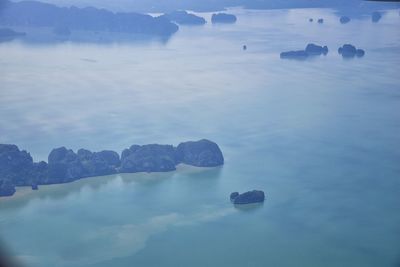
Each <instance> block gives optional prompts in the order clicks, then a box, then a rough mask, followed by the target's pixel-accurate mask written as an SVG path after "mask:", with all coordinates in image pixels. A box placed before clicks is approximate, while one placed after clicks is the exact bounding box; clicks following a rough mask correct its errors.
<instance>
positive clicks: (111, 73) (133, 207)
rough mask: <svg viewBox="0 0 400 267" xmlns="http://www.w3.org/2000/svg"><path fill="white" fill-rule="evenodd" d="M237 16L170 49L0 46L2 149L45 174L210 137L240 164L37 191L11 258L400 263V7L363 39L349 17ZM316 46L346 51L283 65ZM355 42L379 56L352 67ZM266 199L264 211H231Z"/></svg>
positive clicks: (8, 216)
mask: <svg viewBox="0 0 400 267" xmlns="http://www.w3.org/2000/svg"><path fill="white" fill-rule="evenodd" d="M232 12H234V13H235V14H236V15H237V16H238V22H237V23H236V24H234V25H218V26H215V25H211V24H210V23H209V24H207V25H205V26H204V27H181V29H180V31H179V32H178V33H177V34H175V35H174V36H173V37H172V38H171V39H170V40H169V41H168V42H166V43H158V42H144V43H143V42H133V43H127V42H122V43H118V42H117V43H108V44H93V43H92V44H91V43H69V42H64V43H58V44H51V43H47V44H29V43H24V42H11V43H2V44H0V55H1V56H0V72H1V74H0V84H1V89H0V118H1V120H0V129H1V130H0V142H1V143H15V144H18V145H19V146H20V148H23V149H27V150H28V151H30V152H31V153H32V156H33V157H34V159H35V160H43V159H46V158H47V154H48V152H49V151H50V150H51V149H52V148H54V147H59V146H62V145H65V146H67V147H69V148H72V149H75V150H76V149H78V148H81V147H85V148H88V149H91V150H94V151H96V150H101V149H114V150H117V151H121V150H122V149H123V148H126V147H128V146H130V145H131V144H146V143H167V144H178V143H179V142H181V141H185V140H197V139H200V138H208V139H211V140H213V141H215V142H217V143H218V144H219V145H220V147H221V149H222V150H223V153H224V155H225V159H226V164H225V165H224V166H223V167H222V168H216V169H198V168H191V167H185V166H181V167H180V168H179V170H178V171H176V172H171V173H160V174H124V175H115V176H106V177H98V178H89V179H83V180H80V181H77V182H75V183H71V184H65V185H54V186H47V187H45V186H43V187H41V188H40V190H39V191H37V192H31V191H30V190H26V189H24V188H19V189H18V194H17V195H16V196H15V197H13V198H10V199H1V200H0V240H1V241H2V242H3V243H4V244H5V247H7V249H8V250H9V253H11V254H12V255H14V256H15V257H17V258H19V259H20V260H21V261H22V262H24V263H26V266H28V267H29V266H32V267H36V266H40V267H47V266H48V267H54V266H60V267H70V266H71V267H72V266H73V267H75V266H76V267H83V266H92V267H102V266H116V267H118V266H285V267H286V266H308V267H310V266H326V267H329V266H351V267H357V266H360V267H361V266H362V267H368V266H371V267H372V266H374V267H376V266H381V267H385V266H391V267H396V266H397V267H398V266H400V213H399V207H400V164H399V162H400V134H399V133H400V87H399V84H400V76H399V64H400V30H399V29H400V16H399V10H389V11H388V12H387V13H386V14H385V15H384V17H383V18H382V20H381V21H380V22H379V23H377V24H373V23H371V21H370V18H369V17H360V18H359V19H356V20H352V21H351V22H350V23H349V24H346V25H341V24H340V23H339V21H338V17H336V15H335V11H334V10H315V9H310V10H275V11H250V10H242V9H234V10H232ZM202 15H204V14H202ZM205 15H206V16H207V17H208V18H209V16H210V14H205ZM309 17H313V18H314V19H316V18H319V17H323V18H325V23H324V24H323V25H319V24H317V23H315V22H314V23H309V22H308V18H309ZM309 42H315V43H318V44H321V45H328V47H329V49H330V52H329V54H328V55H327V56H326V57H317V58H313V59H310V60H306V61H287V60H280V59H279V53H280V52H281V51H286V50H297V49H303V48H304V47H305V45H306V44H307V43H309ZM344 43H352V44H354V45H356V46H357V47H360V48H363V49H365V51H366V55H365V57H364V58H361V59H358V58H356V59H353V60H343V59H342V58H341V57H340V56H339V55H338V54H337V52H336V50H337V48H338V47H339V46H340V45H342V44H344ZM244 44H246V45H247V47H248V50H247V51H242V46H243V45H244ZM251 189H262V190H264V191H265V192H266V195H267V199H266V202H265V203H264V204H263V205H260V206H253V207H249V208H246V209H238V208H235V207H233V206H232V205H231V203H230V202H229V194H230V192H232V191H240V192H242V191H246V190H251Z"/></svg>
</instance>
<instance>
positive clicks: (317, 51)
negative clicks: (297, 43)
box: [280, 43, 328, 60]
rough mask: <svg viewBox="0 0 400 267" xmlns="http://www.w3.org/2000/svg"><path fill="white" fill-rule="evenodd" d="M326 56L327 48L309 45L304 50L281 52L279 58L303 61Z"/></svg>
mask: <svg viewBox="0 0 400 267" xmlns="http://www.w3.org/2000/svg"><path fill="white" fill-rule="evenodd" d="M326 54H328V47H327V46H320V45H316V44H312V43H310V44H308V45H307V46H306V48H305V49H304V50H296V51H287V52H282V53H281V54H280V58H282V59H296V60H304V59H306V58H308V57H312V56H320V55H324V56H325V55H326Z"/></svg>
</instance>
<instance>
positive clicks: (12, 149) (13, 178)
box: [0, 144, 47, 196]
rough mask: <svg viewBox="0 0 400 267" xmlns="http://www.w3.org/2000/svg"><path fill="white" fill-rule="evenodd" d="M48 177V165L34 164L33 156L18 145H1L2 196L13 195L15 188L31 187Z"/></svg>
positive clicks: (0, 176)
mask: <svg viewBox="0 0 400 267" xmlns="http://www.w3.org/2000/svg"><path fill="white" fill-rule="evenodd" d="M46 176H47V163H45V162H39V163H34V162H33V160H32V157H31V155H30V154H29V153H28V152H26V151H25V150H22V151H21V150H19V148H18V147H17V146H16V145H8V144H0V196H4V195H10V193H11V192H12V193H11V195H12V194H14V192H15V186H30V185H32V184H37V183H39V182H41V181H42V180H43V179H44V178H45V177H46Z"/></svg>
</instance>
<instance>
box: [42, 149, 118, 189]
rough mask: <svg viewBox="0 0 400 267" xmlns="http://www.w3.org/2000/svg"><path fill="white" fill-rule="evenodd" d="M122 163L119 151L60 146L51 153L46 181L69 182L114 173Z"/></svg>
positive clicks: (51, 182)
mask: <svg viewBox="0 0 400 267" xmlns="http://www.w3.org/2000/svg"><path fill="white" fill-rule="evenodd" d="M119 165H120V159H119V155H118V153H117V152H114V151H109V150H104V151H101V152H91V151H89V150H86V149H79V150H78V153H75V152H74V151H72V150H71V149H66V148H65V147H60V148H56V149H53V150H52V151H51V153H50V155H49V167H48V170H49V174H48V179H47V180H46V181H45V183H48V184H53V183H67V182H72V181H74V180H77V179H80V178H84V177H89V176H102V175H109V174H114V173H116V172H117V168H118V167H119Z"/></svg>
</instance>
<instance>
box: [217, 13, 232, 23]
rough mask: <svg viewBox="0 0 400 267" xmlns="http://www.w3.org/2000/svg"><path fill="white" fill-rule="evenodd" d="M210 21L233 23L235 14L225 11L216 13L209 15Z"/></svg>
mask: <svg viewBox="0 0 400 267" xmlns="http://www.w3.org/2000/svg"><path fill="white" fill-rule="evenodd" d="M211 22H212V23H214V24H215V23H235V22H236V16H235V15H232V14H227V13H216V14H212V16H211Z"/></svg>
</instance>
